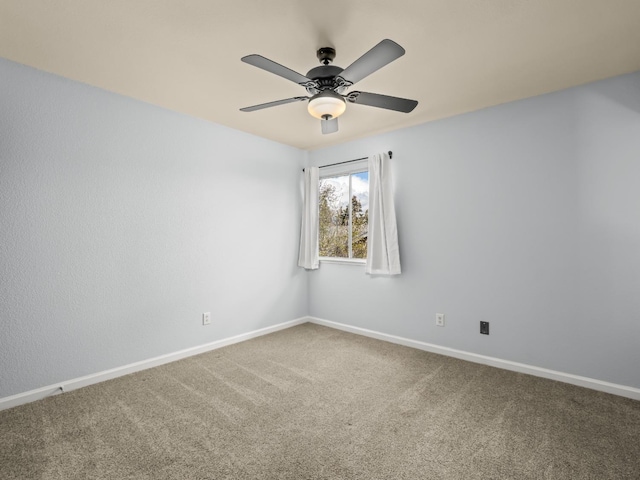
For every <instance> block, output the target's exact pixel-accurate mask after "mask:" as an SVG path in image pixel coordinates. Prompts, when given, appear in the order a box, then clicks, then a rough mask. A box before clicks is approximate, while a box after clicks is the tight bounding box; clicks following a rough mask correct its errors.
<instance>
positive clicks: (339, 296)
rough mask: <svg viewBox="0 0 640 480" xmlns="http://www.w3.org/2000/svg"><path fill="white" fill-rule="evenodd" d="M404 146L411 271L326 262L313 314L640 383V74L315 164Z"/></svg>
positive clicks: (445, 123)
mask: <svg viewBox="0 0 640 480" xmlns="http://www.w3.org/2000/svg"><path fill="white" fill-rule="evenodd" d="M390 149H391V150H393V152H394V157H393V160H392V166H393V172H394V177H395V188H396V208H397V215H398V228H399V237H400V249H401V250H400V255H401V261H402V267H403V274H402V275H401V276H400V277H397V278H381V277H379V278H370V277H368V276H366V275H365V274H364V267H360V266H351V265H335V264H333V265H332V264H322V265H321V266H320V269H319V270H318V271H314V272H312V273H310V284H309V288H310V313H311V315H313V316H317V317H320V318H324V319H327V320H333V321H337V322H342V323H346V324H350V325H355V326H358V327H363V328H369V329H373V330H377V331H381V332H385V333H389V334H394V335H399V336H404V337H408V338H412V339H416V340H421V341H426V342H430V343H434V344H438V345H442V346H447V347H451V348H457V349H461V350H465V351H469V352H475V353H478V354H484V355H490V356H495V357H498V358H502V359H506V360H512V361H517V362H522V363H527V364H531V365H536V366H539V367H545V368H550V369H554V370H559V371H562V372H566V373H573V374H577V375H583V376H587V377H591V378H595V379H600V380H605V381H610V382H614V383H618V384H623V385H628V386H632V387H640V369H639V368H638V366H639V365H640V295H639V292H640V187H639V185H640V184H639V179H640V73H635V74H631V75H626V76H622V77H617V78H613V79H609V80H605V81H602V82H598V83H594V84H590V85H586V86H582V87H577V88H573V89H569V90H565V91H562V92H557V93H553V94H549V95H544V96H540V97H536V98H531V99H527V100H523V101H518V102H514V103H509V104H505V105H501V106H498V107H493V108H490V109H486V110H483V111H479V112H475V113H470V114H467V115H462V116H458V117H453V118H450V119H446V120H441V121H437V122H433V123H428V124H424V125H421V126H418V127H414V128H410V129H404V130H400V131H397V132H393V133H389V134H385V135H380V136H375V137H370V138H367V139H364V140H361V141H356V142H352V143H349V144H346V145H343V146H338V147H333V148H328V149H324V150H318V151H314V152H311V154H310V159H309V161H310V162H311V164H312V165H322V164H328V163H333V162H336V161H341V160H347V159H350V158H358V157H362V156H363V155H368V154H371V153H375V152H378V151H386V150H390ZM436 312H442V313H445V314H446V326H445V328H441V327H436V326H435V313H436ZM480 320H486V321H489V322H490V325H491V334H490V335H489V336H485V335H480V334H479V321H480Z"/></svg>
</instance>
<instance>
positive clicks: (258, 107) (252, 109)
mask: <svg viewBox="0 0 640 480" xmlns="http://www.w3.org/2000/svg"><path fill="white" fill-rule="evenodd" d="M303 100H309V97H293V98H286V99H284V100H276V101H275V102H268V103H261V104H260V105H253V106H252V107H244V108H241V109H240V111H241V112H255V111H256V110H262V109H263V108H269V107H276V106H278V105H284V104H286V103H293V102H302V101H303Z"/></svg>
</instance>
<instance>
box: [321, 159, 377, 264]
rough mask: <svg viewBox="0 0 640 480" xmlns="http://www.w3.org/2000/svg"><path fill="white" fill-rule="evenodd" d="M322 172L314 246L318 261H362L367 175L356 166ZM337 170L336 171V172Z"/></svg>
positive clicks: (360, 165)
mask: <svg viewBox="0 0 640 480" xmlns="http://www.w3.org/2000/svg"><path fill="white" fill-rule="evenodd" d="M341 167H342V168H340V169H335V168H334V169H332V170H331V171H328V172H327V173H325V172H322V173H323V176H322V177H321V178H320V185H319V202H318V203H319V228H318V237H319V238H318V243H319V250H320V257H321V258H341V259H362V260H364V259H366V258H367V233H368V225H369V172H368V170H367V163H366V161H365V162H358V163H357V164H355V165H354V164H349V165H346V167H347V168H345V166H344V165H342V166H341ZM337 170H339V171H337Z"/></svg>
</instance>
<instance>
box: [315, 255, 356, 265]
mask: <svg viewBox="0 0 640 480" xmlns="http://www.w3.org/2000/svg"><path fill="white" fill-rule="evenodd" d="M320 263H336V264H341V265H362V266H365V265H366V264H367V261H366V260H365V259H364V258H340V257H320Z"/></svg>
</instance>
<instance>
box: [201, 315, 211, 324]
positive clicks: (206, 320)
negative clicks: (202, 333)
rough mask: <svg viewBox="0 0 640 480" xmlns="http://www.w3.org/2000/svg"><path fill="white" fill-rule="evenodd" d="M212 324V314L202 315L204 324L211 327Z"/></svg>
mask: <svg viewBox="0 0 640 480" xmlns="http://www.w3.org/2000/svg"><path fill="white" fill-rule="evenodd" d="M210 323H211V312H206V313H203V314H202V324H203V325H209V324H210Z"/></svg>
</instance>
